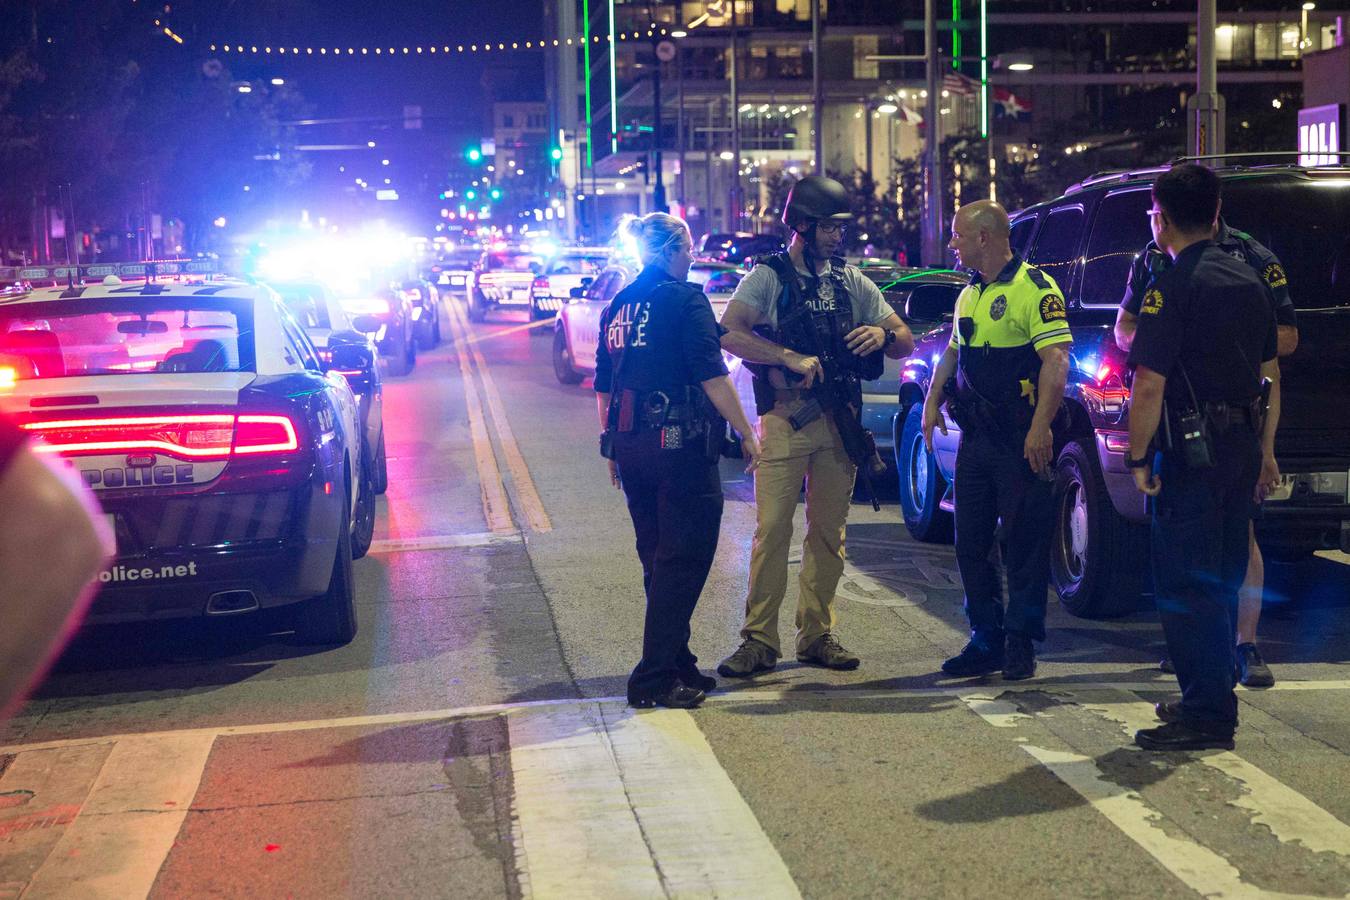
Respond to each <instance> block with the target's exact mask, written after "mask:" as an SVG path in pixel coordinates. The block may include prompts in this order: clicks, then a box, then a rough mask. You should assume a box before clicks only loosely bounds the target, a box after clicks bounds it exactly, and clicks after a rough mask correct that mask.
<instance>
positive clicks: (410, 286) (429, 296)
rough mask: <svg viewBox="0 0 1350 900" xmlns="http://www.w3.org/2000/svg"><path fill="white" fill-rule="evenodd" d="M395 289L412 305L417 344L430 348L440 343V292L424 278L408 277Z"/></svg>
mask: <svg viewBox="0 0 1350 900" xmlns="http://www.w3.org/2000/svg"><path fill="white" fill-rule="evenodd" d="M396 289H397V290H399V291H402V293H403V296H404V298H405V299H407V300H408V302H409V303H410V304H411V306H412V320H413V326H412V330H413V336H414V337H415V338H416V340H417V346H418V347H419V348H421V349H423V350H431V349H432V348H434V347H437V346H439V345H440V343H441V292H440V291H438V290H437V289H436V285H434V284H432V283H431V282H430V281H427V280H426V279H425V278H408V279H405V280H404V281H402V282H400V283H399V284H398V285H397V286H396Z"/></svg>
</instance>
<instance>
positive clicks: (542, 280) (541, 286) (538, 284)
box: [534, 275, 548, 291]
mask: <svg viewBox="0 0 1350 900" xmlns="http://www.w3.org/2000/svg"><path fill="white" fill-rule="evenodd" d="M534 289H535V290H536V291H547V290H548V277H547V276H544V275H540V276H539V277H538V278H536V279H535V280H534Z"/></svg>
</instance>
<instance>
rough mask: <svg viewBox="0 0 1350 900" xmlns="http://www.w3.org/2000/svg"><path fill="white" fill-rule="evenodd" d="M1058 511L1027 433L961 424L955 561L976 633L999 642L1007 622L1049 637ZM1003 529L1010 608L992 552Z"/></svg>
mask: <svg viewBox="0 0 1350 900" xmlns="http://www.w3.org/2000/svg"><path fill="white" fill-rule="evenodd" d="M1051 515H1052V507H1051V501H1050V483H1049V482H1048V481H1045V480H1043V479H1041V478H1039V477H1038V476H1037V475H1036V473H1035V472H1033V471H1031V465H1030V464H1029V463H1028V462H1027V461H1026V459H1025V458H1024V457H1023V456H1022V442H1021V441H1014V440H1013V439H1012V438H1011V437H1008V436H1006V435H997V436H990V435H986V434H984V433H982V432H980V431H975V430H969V431H963V432H961V446H960V449H958V450H957V452H956V565H957V568H958V569H959V570H960V572H961V583H962V585H964V587H965V591H966V618H967V619H969V620H970V627H971V630H972V631H974V632H975V634H976V636H977V637H980V638H983V639H985V640H988V641H991V642H996V641H999V640H1001V639H1002V637H1003V633H1004V631H1005V630H1006V631H1009V632H1013V633H1016V634H1020V635H1024V636H1025V637H1029V638H1031V639H1033V640H1037V641H1043V640H1045V596H1046V591H1047V590H1048V589H1049V586H1050V532H1051ZM1000 520H1002V523H1003V527H1002V530H1001V532H1000V529H999V521H1000ZM1000 535H1001V537H1002V538H1003V548H1004V558H1003V563H1004V566H1005V567H1006V569H1007V572H1008V608H1007V610H1006V612H1005V611H1004V608H1003V601H1002V595H1003V591H1002V586H1001V580H1000V578H999V573H998V567H997V566H996V565H995V562H994V556H993V553H994V541H995V539H996V538H998V537H999V536H1000Z"/></svg>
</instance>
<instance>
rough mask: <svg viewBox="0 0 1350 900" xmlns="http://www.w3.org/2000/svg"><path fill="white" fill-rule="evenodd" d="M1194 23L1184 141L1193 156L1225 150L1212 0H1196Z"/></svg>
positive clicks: (1213, 2) (1215, 18)
mask: <svg viewBox="0 0 1350 900" xmlns="http://www.w3.org/2000/svg"><path fill="white" fill-rule="evenodd" d="M1199 3H1200V8H1199V13H1198V16H1197V21H1196V26H1195V96H1194V97H1191V98H1190V99H1189V100H1187V101H1186V113H1187V116H1186V131H1187V135H1186V136H1187V138H1188V140H1187V144H1188V145H1189V147H1190V151H1191V152H1192V153H1194V154H1195V155H1196V156H1206V155H1209V154H1214V153H1222V152H1224V103H1223V98H1222V97H1220V96H1219V90H1218V67H1217V62H1216V60H1215V53H1214V32H1215V29H1216V27H1217V18H1218V16H1217V13H1216V12H1215V0H1199Z"/></svg>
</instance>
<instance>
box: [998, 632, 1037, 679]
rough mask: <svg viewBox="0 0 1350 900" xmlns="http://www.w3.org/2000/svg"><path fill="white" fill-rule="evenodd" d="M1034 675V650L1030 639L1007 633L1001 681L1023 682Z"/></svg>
mask: <svg viewBox="0 0 1350 900" xmlns="http://www.w3.org/2000/svg"><path fill="white" fill-rule="evenodd" d="M1035 674H1036V648H1035V646H1034V645H1033V644H1032V643H1031V638H1029V637H1026V636H1025V635H1021V634H1011V633H1009V635H1008V640H1007V643H1006V644H1005V645H1004V650H1003V680H1004V681H1023V680H1025V679H1027V678H1030V677H1031V676H1033V675H1035Z"/></svg>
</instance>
